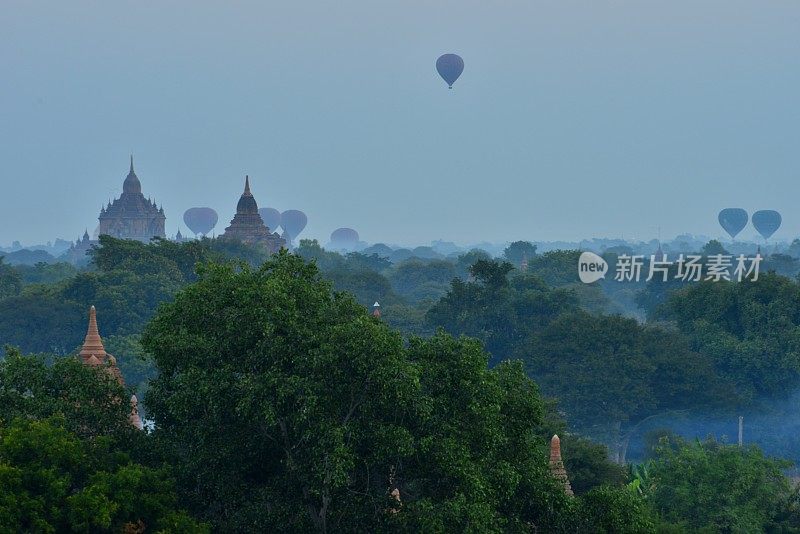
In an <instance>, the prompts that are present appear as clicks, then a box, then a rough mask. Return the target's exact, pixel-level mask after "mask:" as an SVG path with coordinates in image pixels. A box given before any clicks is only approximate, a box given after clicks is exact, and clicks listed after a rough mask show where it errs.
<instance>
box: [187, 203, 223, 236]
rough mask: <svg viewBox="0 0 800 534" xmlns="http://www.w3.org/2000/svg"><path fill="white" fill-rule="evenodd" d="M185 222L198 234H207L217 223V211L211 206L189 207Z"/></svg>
mask: <svg viewBox="0 0 800 534" xmlns="http://www.w3.org/2000/svg"><path fill="white" fill-rule="evenodd" d="M183 222H184V223H186V226H188V227H189V230H191V231H192V232H194V233H195V235H196V234H203V235H207V234H208V233H209V232H210V231H211V230H213V228H214V227H215V226H216V225H217V212H216V211H214V210H213V209H211V208H189V209H188V210H186V211H185V212H184V214H183Z"/></svg>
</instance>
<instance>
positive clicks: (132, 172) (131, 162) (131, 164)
mask: <svg viewBox="0 0 800 534" xmlns="http://www.w3.org/2000/svg"><path fill="white" fill-rule="evenodd" d="M131 174H133V154H131Z"/></svg>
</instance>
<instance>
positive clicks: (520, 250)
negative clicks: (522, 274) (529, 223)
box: [503, 241, 536, 267]
mask: <svg viewBox="0 0 800 534" xmlns="http://www.w3.org/2000/svg"><path fill="white" fill-rule="evenodd" d="M534 256H536V245H534V244H533V243H531V242H529V241H514V242H513V243H511V244H510V245H508V246H507V247H506V249H505V250H504V251H503V258H505V260H506V261H508V262H509V263H511V264H513V265H516V266H517V267H519V265H520V264H521V263H522V260H523V259H525V260H528V261H531V260H532V259H533V258H534Z"/></svg>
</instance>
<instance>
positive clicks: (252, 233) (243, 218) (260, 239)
mask: <svg viewBox="0 0 800 534" xmlns="http://www.w3.org/2000/svg"><path fill="white" fill-rule="evenodd" d="M221 237H222V238H223V239H235V240H237V241H241V242H242V243H247V244H248V245H256V244H259V245H263V246H265V247H266V248H267V250H269V251H270V252H271V253H273V254H274V253H276V252H278V251H279V250H280V249H281V248H283V247H285V246H286V240H285V239H283V238H281V237H280V236H279V235H278V234H277V233H272V232H270V229H269V228H267V225H265V224H264V220H263V219H262V218H261V215H259V214H258V204H257V203H256V199H255V198H254V197H253V194H252V193H251V192H250V177H249V176H245V177H244V193H242V196H241V197H239V203H238V204H237V205H236V215H234V216H233V219H232V220H231V225H230V226H228V227H227V228H226V229H225V233H224V234H222V236H221Z"/></svg>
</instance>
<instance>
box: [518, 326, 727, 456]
mask: <svg viewBox="0 0 800 534" xmlns="http://www.w3.org/2000/svg"><path fill="white" fill-rule="evenodd" d="M516 354H517V356H518V357H519V358H521V359H522V360H523V361H524V362H525V363H526V367H527V369H528V372H529V374H530V376H531V377H532V378H533V379H534V380H536V382H537V383H538V384H539V385H540V386H541V387H542V390H543V391H544V392H545V394H547V395H551V396H553V397H556V398H557V399H558V402H559V407H560V408H561V409H562V410H564V413H565V416H566V419H567V422H568V423H570V425H572V426H573V427H574V428H576V429H578V430H580V431H582V432H584V433H586V434H588V435H590V436H592V437H593V438H595V439H600V440H602V441H604V442H605V443H607V444H608V445H609V447H610V448H611V450H612V455H613V458H614V459H615V460H616V461H618V462H620V463H624V462H625V456H626V452H627V447H628V443H629V442H630V439H631V437H632V435H633V434H634V433H635V432H636V431H637V430H638V428H639V426H640V424H641V423H642V422H643V421H645V420H647V419H649V418H651V417H653V416H656V415H659V414H663V413H664V412H666V411H668V410H680V409H690V408H693V407H696V406H700V405H702V406H704V407H707V406H708V405H709V404H710V403H712V402H716V403H720V402H723V399H725V393H726V391H727V388H725V387H721V386H713V385H712V384H714V383H715V380H714V378H715V377H714V374H713V368H712V365H711V362H710V361H709V360H708V359H707V358H703V357H702V356H701V355H699V354H696V353H693V352H692V351H691V350H690V349H689V346H688V344H687V342H686V340H684V339H682V338H681V337H680V336H678V335H676V334H674V333H670V332H667V331H664V330H661V329H659V328H656V327H643V326H641V325H640V324H639V323H637V322H636V321H635V320H633V319H627V318H624V317H621V316H602V315H600V316H595V315H591V314H589V313H586V312H583V311H577V312H574V313H570V314H563V315H561V316H559V317H557V318H556V319H555V320H553V321H552V322H550V323H549V324H548V325H546V326H545V327H544V328H543V329H541V330H539V331H537V332H535V333H534V334H533V335H531V336H529V337H528V338H527V340H526V342H525V343H524V344H521V345H520V347H519V349H518V351H517V353H516Z"/></svg>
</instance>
